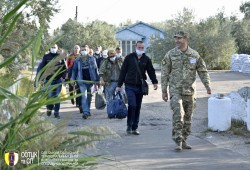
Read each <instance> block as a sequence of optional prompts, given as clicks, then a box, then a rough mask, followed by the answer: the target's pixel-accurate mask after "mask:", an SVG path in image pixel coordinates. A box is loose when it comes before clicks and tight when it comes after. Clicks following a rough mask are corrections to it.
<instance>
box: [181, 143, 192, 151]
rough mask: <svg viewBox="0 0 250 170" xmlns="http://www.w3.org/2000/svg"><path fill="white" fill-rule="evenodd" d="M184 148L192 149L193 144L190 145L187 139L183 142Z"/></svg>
mask: <svg viewBox="0 0 250 170" xmlns="http://www.w3.org/2000/svg"><path fill="white" fill-rule="evenodd" d="M182 149H192V146H190V145H188V144H187V142H186V141H183V142H182Z"/></svg>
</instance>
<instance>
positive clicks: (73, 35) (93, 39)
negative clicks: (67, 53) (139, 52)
mask: <svg viewBox="0 0 250 170" xmlns="http://www.w3.org/2000/svg"><path fill="white" fill-rule="evenodd" d="M60 33H61V34H63V35H64V37H63V38H62V39H61V40H60V41H59V43H58V44H59V46H60V47H62V48H64V49H67V50H71V49H72V48H73V47H74V45H76V44H78V45H84V44H88V45H89V46H90V47H91V48H95V47H96V46H100V45H101V46H102V47H103V49H107V48H110V47H113V48H114V47H115V46H116V40H115V27H114V26H113V25H109V24H107V23H106V22H103V21H99V20H96V21H93V22H91V23H89V24H86V25H83V24H81V23H79V22H77V21H75V20H72V19H69V20H68V21H67V22H66V23H65V24H63V25H62V27H61V29H60Z"/></svg>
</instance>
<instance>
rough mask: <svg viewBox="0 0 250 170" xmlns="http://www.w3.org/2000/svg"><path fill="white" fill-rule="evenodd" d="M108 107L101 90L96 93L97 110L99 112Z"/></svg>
mask: <svg viewBox="0 0 250 170" xmlns="http://www.w3.org/2000/svg"><path fill="white" fill-rule="evenodd" d="M105 107H106V99H105V97H104V94H103V92H102V90H101V89H98V91H97V92H96V93H95V108H96V109H97V110H102V109H104V108H105Z"/></svg>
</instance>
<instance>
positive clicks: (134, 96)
mask: <svg viewBox="0 0 250 170" xmlns="http://www.w3.org/2000/svg"><path fill="white" fill-rule="evenodd" d="M125 91H126V94H127V98H128V116H127V126H128V128H132V130H136V129H137V128H138V123H139V119H140V111H141V103H142V98H143V94H142V91H141V87H140V86H132V85H126V86H125Z"/></svg>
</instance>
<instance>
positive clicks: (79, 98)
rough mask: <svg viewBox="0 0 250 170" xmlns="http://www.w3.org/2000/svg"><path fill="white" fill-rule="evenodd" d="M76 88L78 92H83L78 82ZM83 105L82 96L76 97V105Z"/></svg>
mask: <svg viewBox="0 0 250 170" xmlns="http://www.w3.org/2000/svg"><path fill="white" fill-rule="evenodd" d="M75 88H76V89H75V91H76V94H81V90H80V87H79V85H78V83H76V86H75ZM81 105H82V96H79V97H76V106H78V107H80V106H81Z"/></svg>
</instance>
